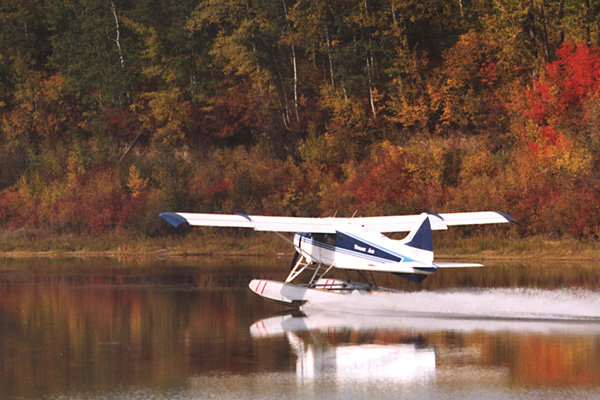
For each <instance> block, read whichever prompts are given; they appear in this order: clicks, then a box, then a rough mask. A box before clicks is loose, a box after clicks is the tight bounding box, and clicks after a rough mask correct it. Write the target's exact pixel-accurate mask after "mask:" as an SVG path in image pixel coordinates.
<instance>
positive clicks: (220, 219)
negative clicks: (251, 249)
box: [160, 212, 336, 233]
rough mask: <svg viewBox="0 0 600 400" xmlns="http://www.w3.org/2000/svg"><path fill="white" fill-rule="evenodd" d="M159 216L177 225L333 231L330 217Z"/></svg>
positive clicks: (313, 231) (262, 229)
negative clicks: (185, 223)
mask: <svg viewBox="0 0 600 400" xmlns="http://www.w3.org/2000/svg"><path fill="white" fill-rule="evenodd" d="M160 217H161V218H162V219H164V220H165V221H167V222H168V223H170V224H171V225H173V226H175V227H177V226H179V225H180V224H182V223H184V222H187V223H188V224H190V225H192V226H220V227H232V228H252V229H254V230H256V231H273V232H311V233H335V231H336V230H335V227H334V224H333V221H332V219H331V218H306V217H275V216H263V215H252V216H248V215H245V214H233V215H230V214H197V213H172V212H168V213H162V214H160Z"/></svg>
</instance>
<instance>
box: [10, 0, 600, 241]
mask: <svg viewBox="0 0 600 400" xmlns="http://www.w3.org/2000/svg"><path fill="white" fill-rule="evenodd" d="M487 209H492V210H498V211H504V212H506V213H508V214H510V215H511V216H513V217H514V218H515V219H517V220H518V221H519V222H520V224H519V225H518V228H516V229H517V230H518V232H519V233H520V234H521V235H548V236H553V237H574V238H581V239H594V238H597V237H598V236H599V235H600V3H599V2H596V1H591V0H360V1H359V0H205V1H203V0H180V1H176V2H169V1H160V0H3V1H2V4H1V5H0V230H1V231H3V232H10V231H15V230H19V229H27V230H28V231H31V232H43V233H44V234H51V235H61V234H72V235H78V234H84V233H91V234H103V233H111V232H117V231H127V232H134V233H136V234H139V235H156V234H159V233H161V232H164V231H166V227H165V224H164V223H163V221H162V220H160V219H159V218H158V214H159V213H160V212H164V211H192V212H218V213H233V212H245V213H248V214H280V215H297V216H331V215H334V214H336V215H338V216H351V215H353V214H354V213H355V212H356V213H357V214H359V215H365V216H366V215H385V214H403V213H418V212H422V211H434V212H458V211H479V210H487Z"/></svg>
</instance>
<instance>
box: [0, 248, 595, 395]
mask: <svg viewBox="0 0 600 400" xmlns="http://www.w3.org/2000/svg"><path fill="white" fill-rule="evenodd" d="M288 265H289V260H287V259H271V260H263V259H258V258H239V259H227V258H217V259H214V258H190V259H179V260H159V259H150V260H144V261H135V260H134V261H132V260H115V259H101V258H94V259H91V260H81V259H68V260H58V259H51V260H45V259H26V260H13V259H0V302H1V306H0V398H6V399H13V398H16V399H67V398H69V399H70V398H73V399H88V398H89V399H96V398H125V399H147V398H154V399H162V398H175V399H177V398H182V399H188V398H217V399H229V398H252V399H257V398H258V399H280V398H304V399H313V398H317V399H318V398H328V399H335V398H339V399H342V398H343V399H347V398H348V399H361V398H390V399H397V398H399V399H425V398H444V399H446V398H448V399H462V398H498V399H505V398H519V399H523V398H531V399H534V398H557V399H558V398H560V399H562V398H590V399H592V398H593V399H596V398H600V291H599V288H600V265H599V264H589V263H581V264H554V265H547V266H536V265H523V264H518V263H515V264H501V265H491V266H489V267H488V268H485V269H476V270H472V269H471V270H452V271H443V272H439V273H438V274H436V275H434V276H432V277H431V278H428V279H427V280H426V281H425V282H424V283H423V284H422V285H416V284H413V283H410V282H407V281H406V282H405V281H403V280H402V279H401V278H398V277H394V276H391V275H390V276H388V275H378V276H376V278H377V281H378V283H379V284H380V285H382V286H391V287H395V288H399V289H402V290H404V292H403V293H399V294H395V295H392V296H379V297H374V296H368V297H365V296H349V297H345V298H344V299H343V300H342V301H339V300H334V301H332V302H331V303H330V304H328V305H327V306H326V307H325V309H323V308H322V307H306V308H305V309H304V310H303V313H301V314H300V313H293V314H289V313H287V314H283V313H281V312H280V311H282V310H284V309H283V308H282V307H280V306H277V305H275V304H272V303H268V302H266V301H264V300H263V299H261V298H259V297H258V296H256V295H255V294H253V293H252V292H250V290H248V288H247V284H248V282H249V281H250V280H251V279H253V278H257V277H260V278H268V279H279V280H281V279H284V278H285V275H286V272H287V271H286V269H287V267H288Z"/></svg>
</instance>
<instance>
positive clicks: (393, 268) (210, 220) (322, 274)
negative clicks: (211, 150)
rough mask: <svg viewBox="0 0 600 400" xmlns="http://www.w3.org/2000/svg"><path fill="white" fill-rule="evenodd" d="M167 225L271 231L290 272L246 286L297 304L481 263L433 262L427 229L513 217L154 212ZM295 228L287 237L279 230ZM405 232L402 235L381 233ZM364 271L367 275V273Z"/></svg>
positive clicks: (489, 214) (504, 220) (494, 214)
mask: <svg viewBox="0 0 600 400" xmlns="http://www.w3.org/2000/svg"><path fill="white" fill-rule="evenodd" d="M160 217H161V218H162V219H164V220H165V221H167V222H169V223H170V224H171V225H173V226H175V227H178V226H179V225H181V224H183V223H187V224H189V225H191V226H217V227H238V228H252V229H254V230H256V231H272V232H275V233H277V234H278V235H279V236H281V237H282V238H283V239H285V240H286V241H288V242H289V243H290V244H291V245H292V246H294V247H295V249H296V254H295V255H294V259H293V261H292V268H291V271H290V273H289V275H288V277H287V279H286V280H285V282H278V281H271V280H260V279H254V280H252V281H251V282H250V284H249V287H250V289H251V290H252V291H253V292H255V293H256V294H258V295H260V296H262V297H265V298H267V299H269V300H273V301H275V302H278V303H281V304H284V305H288V306H294V307H300V306H302V305H303V304H305V303H306V302H307V301H311V302H312V301H319V300H320V299H326V298H327V296H328V294H331V293H372V292H373V291H375V290H376V291H386V290H388V289H383V288H378V287H376V285H375V284H374V280H373V279H372V273H373V272H391V273H393V274H396V275H399V276H401V277H403V278H406V279H409V280H412V281H414V282H421V281H423V280H424V279H425V278H427V276H429V275H431V274H432V273H434V272H435V271H437V270H438V269H440V268H450V267H454V268H456V267H481V266H482V265H481V264H472V263H443V262H434V259H433V241H432V230H443V229H448V227H449V226H456V225H476V224H498V223H507V222H514V220H513V219H512V218H511V217H510V216H508V215H506V214H504V213H500V212H495V211H484V212H467V213H448V214H433V213H422V214H420V215H399V216H383V217H358V218H336V217H331V218H305V217H277V216H258V215H257V216H254V215H250V216H249V215H245V214H233V215H229V214H198V213H173V212H167V213H162V214H160ZM285 232H295V233H296V234H295V236H294V239H293V241H292V240H290V239H288V238H287V237H285V236H284V235H283V234H282V233H285ZM393 232H409V234H408V236H406V237H405V238H404V239H402V240H394V239H391V238H389V237H387V236H385V235H384V234H383V233H393ZM333 268H336V269H340V270H342V271H344V273H345V276H346V280H341V279H327V278H326V275H327V274H328V273H329V272H330V271H331V270H332V269H333ZM350 270H354V271H357V272H358V273H359V275H360V276H361V277H362V278H363V279H364V280H365V283H358V282H351V281H350V279H349V277H348V271H350ZM304 271H310V272H311V274H310V276H309V279H308V281H307V282H304V283H302V284H292V283H291V282H293V281H294V280H296V278H298V276H300V275H301V274H302V273H303V272H304ZM369 274H370V278H371V279H369V277H368V275H369Z"/></svg>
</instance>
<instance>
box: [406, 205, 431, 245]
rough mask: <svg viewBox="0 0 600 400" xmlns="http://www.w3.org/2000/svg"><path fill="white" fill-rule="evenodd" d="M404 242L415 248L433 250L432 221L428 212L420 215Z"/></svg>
mask: <svg viewBox="0 0 600 400" xmlns="http://www.w3.org/2000/svg"><path fill="white" fill-rule="evenodd" d="M403 244H405V245H406V246H410V247H414V248H415V249H420V250H427V251H433V239H432V233H431V222H430V221H429V216H428V215H427V214H425V213H423V214H421V215H420V218H419V220H418V221H417V222H416V223H415V225H414V226H413V228H412V230H411V231H410V233H409V234H408V236H407V237H406V238H404V240H403Z"/></svg>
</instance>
